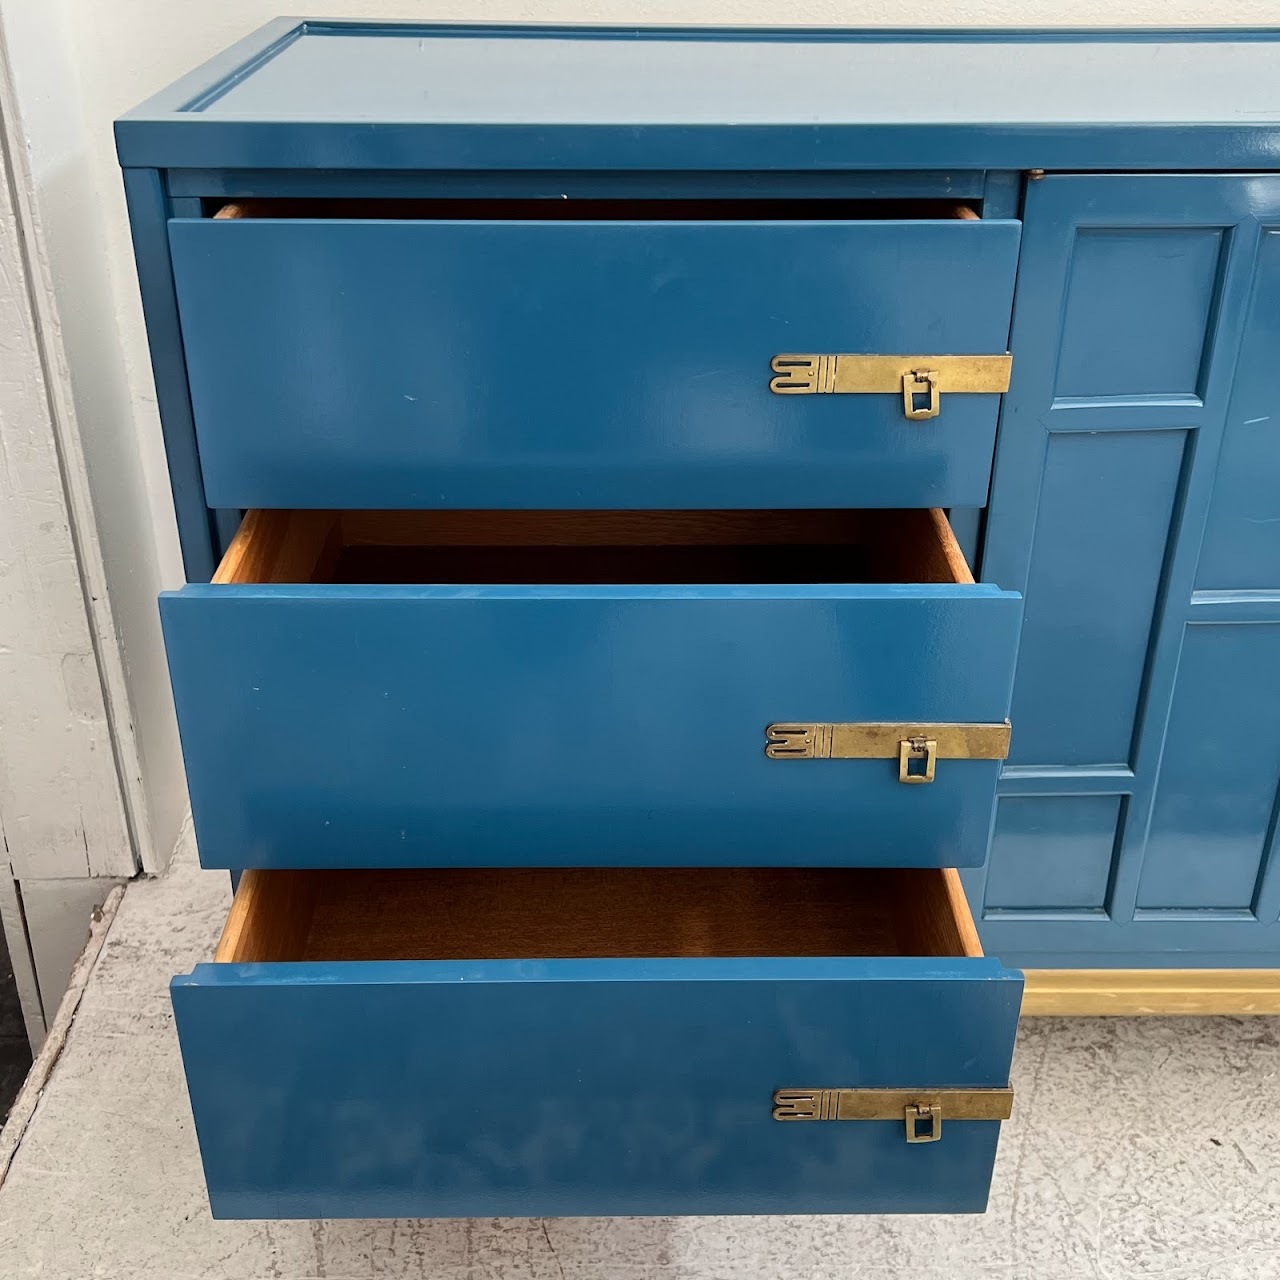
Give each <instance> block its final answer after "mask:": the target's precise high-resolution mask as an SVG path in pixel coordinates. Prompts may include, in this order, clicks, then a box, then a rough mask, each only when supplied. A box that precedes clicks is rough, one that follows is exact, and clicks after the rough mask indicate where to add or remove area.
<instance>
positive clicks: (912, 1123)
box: [773, 1088, 1013, 1142]
mask: <svg viewBox="0 0 1280 1280" xmlns="http://www.w3.org/2000/svg"><path fill="white" fill-rule="evenodd" d="M944 1106H945V1107H946V1111H947V1119H948V1120H957V1121H959V1120H1007V1119H1008V1118H1009V1116H1010V1115H1011V1114H1012V1112H1013V1090H1012V1089H1008V1088H1006V1089H776V1090H775V1091H774V1094H773V1118H774V1119H775V1120H782V1121H785V1122H787V1123H791V1122H794V1121H797V1120H896V1121H898V1122H900V1123H903V1124H904V1125H905V1128H906V1138H907V1141H908V1142H940V1141H941V1140H942V1110H943V1107H944Z"/></svg>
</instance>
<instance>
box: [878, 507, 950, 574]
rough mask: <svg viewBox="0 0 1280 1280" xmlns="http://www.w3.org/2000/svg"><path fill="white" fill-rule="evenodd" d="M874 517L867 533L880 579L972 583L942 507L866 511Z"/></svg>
mask: <svg viewBox="0 0 1280 1280" xmlns="http://www.w3.org/2000/svg"><path fill="white" fill-rule="evenodd" d="M865 514H866V515H867V516H868V517H875V519H874V520H873V522H872V528H873V529H874V532H872V533H870V534H869V535H868V538H869V541H870V542H871V544H872V545H873V546H874V547H875V549H876V554H877V556H879V557H880V559H881V561H882V563H883V569H882V570H881V572H882V573H884V575H885V576H884V577H882V578H880V579H879V581H882V582H946V583H955V584H958V585H960V586H972V585H973V572H972V570H971V569H970V568H969V564H968V561H966V560H965V558H964V552H963V551H961V550H960V544H959V543H958V542H957V541H956V535H955V534H954V533H953V532H952V530H951V524H950V522H949V521H948V520H947V515H946V512H945V511H940V510H939V509H938V508H937V507H933V508H927V509H921V510H918V511H878V512H870V511H868V512H866V513H865Z"/></svg>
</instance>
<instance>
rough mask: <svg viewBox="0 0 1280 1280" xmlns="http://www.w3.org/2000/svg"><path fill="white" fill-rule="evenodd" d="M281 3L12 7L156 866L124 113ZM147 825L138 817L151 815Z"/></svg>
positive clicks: (795, 17) (602, 10) (148, 499)
mask: <svg viewBox="0 0 1280 1280" xmlns="http://www.w3.org/2000/svg"><path fill="white" fill-rule="evenodd" d="M283 7H287V6H284V5H283V4H282V0H204V2H196V0H0V22H2V23H3V27H4V33H5V36H6V38H7V41H8V45H9V55H10V59H11V61H12V64H13V68H14V77H15V82H16V86H17V94H18V99H19V107H20V110H21V115H22V125H23V128H24V129H25V131H26V134H27V137H28V141H29V146H30V158H31V170H32V175H33V180H34V194H35V199H36V207H37V211H38V214H39V217H40V219H41V222H42V226H43V233H44V238H45V243H46V245H47V250H48V257H49V267H50V274H51V278H52V281H53V286H54V291H55V295H56V303H57V308H58V314H59V315H60V317H61V325H62V337H63V341H64V344H65V349H66V355H67V361H68V364H69V367H70V370H71V375H72V381H73V389H74V399H75V406H76V410H77V420H78V425H79V431H80V434H81V437H82V439H83V444H84V453H85V457H86V459H87V463H88V468H89V475H90V480H91V486H92V490H93V499H94V504H95V506H96V509H97V515H98V524H99V532H100V539H101V546H102V549H103V558H104V563H105V567H106V574H107V579H108V583H109V587H110V593H111V604H112V608H113V610H114V614H115V619H116V624H117V627H118V630H119V635H120V641H121V647H122V653H123V661H124V667H125V673H126V679H127V683H128V689H129V694H130V700H131V706H132V721H133V725H134V726H135V727H136V736H137V744H138V756H139V759H140V761H141V769H140V774H141V780H140V782H139V783H137V784H136V786H137V791H138V794H136V795H135V796H134V804H135V811H141V813H142V818H143V820H142V821H141V822H140V823H138V824H137V825H138V826H139V836H140V841H141V844H142V853H143V859H144V865H146V866H149V867H155V866H158V865H161V864H162V863H163V861H164V860H165V859H166V858H167V856H168V853H169V851H170V849H171V848H172V847H173V845H174V842H175V840H176V838H177V835H178V831H179V827H180V824H181V820H182V814H183V810H184V807H185V791H184V788H183V784H182V775H181V764H180V758H179V752H178V746H177V739H176V735H175V733H174V729H173V723H172V713H171V710H170V706H169V693H168V682H167V677H166V671H165V665H164V660H163V653H162V648H161V644H160V634H159V627H158V623H157V620H156V610H155V595H156V592H157V591H158V590H160V589H161V588H162V587H165V586H172V585H174V584H176V583H178V582H179V581H180V580H181V568H180V561H179V558H178V549H177V540H176V535H175V531H174V521H173V514H172V510H171V507H170V502H169V492H168V485H167V479H166V473H165V465H164V455H163V449H162V445H161V438H160V429H159V423H158V421H157V417H156V409H155V397H154V391H153V388H152V385H151V375H150V369H149V365H148V359H147V350H146V342H145V337H144V334H143V328H142V317H141V310H140V307H139V303H138V297H137V286H136V281H135V277H134V271H133V262H132V254H131V250H130V245H129V234H128V228H127V224H126V220H125V211H124V201H123V198H122V195H121V191H120V183H119V177H118V173H117V169H116V160H115V153H114V147H113V142H112V136H111V122H112V120H113V119H114V118H115V117H116V116H117V115H119V114H120V113H121V112H123V111H124V110H126V109H128V108H129V107H131V106H133V105H134V104H135V103H137V102H138V101H139V100H141V99H142V98H144V97H146V96H147V95H149V94H151V93H153V92H155V91H156V90H157V89H160V88H162V87H163V86H164V85H165V84H166V83H168V82H169V81H170V80H172V79H174V78H175V77H177V76H178V75H179V74H181V73H182V72H184V71H186V70H188V69H189V68H190V67H192V66H193V65H194V64H196V63H198V62H200V61H202V60H203V59H205V58H207V57H209V56H210V55H212V54H213V53H215V52H217V51H218V50H219V49H221V48H222V47H224V46H225V45H227V44H229V43H231V42H232V41H233V40H236V39H238V38H239V37H240V36H242V35H244V34H246V33H247V32H249V31H250V30H252V29H253V28H254V27H256V26H258V25H260V24H261V23H263V22H265V21H266V20H268V19H269V18H272V17H274V16H275V15H276V13H277V12H278V11H279V10H280V9H281V8H283ZM298 8H300V9H305V10H306V11H307V13H308V16H313V17H350V18H413V19H417V20H421V21H427V20H433V19H436V20H454V21H480V20H482V21H521V20H525V21H542V22H575V21H577V22H621V23H626V22H650V23H662V22H666V23H679V22H692V23H698V24H711V23H716V22H726V23H735V24H746V23H763V24H785V25H820V26H925V27H928V26H938V25H951V26H1011V25H1017V26H1067V25H1070V26H1089V25H1099V26H1100V25H1111V26H1144V25H1145V26H1176V25H1182V26H1222V25H1227V24H1231V25H1251V26H1266V25H1280V0H1127V2H1126V0H1074V2H1071V0H1058V2H1057V3H1054V2H1053V0H955V2H954V3H950V4H944V3H939V0H879V2H878V3H875V2H870V3H856V2H841V0H803V2H801V3H792V4H780V3H777V2H776V0H774V2H768V0H651V2H649V3H607V2H605V0H576V2H575V0H559V2H556V0H541V2H535V0H524V2H523V3H521V2H518V0H484V2H473V3H469V4H468V3H452V4H449V3H393V2H390V0H344V2H343V3H338V4H322V3H315V4H310V5H300V6H298ZM135 818H136V813H135Z"/></svg>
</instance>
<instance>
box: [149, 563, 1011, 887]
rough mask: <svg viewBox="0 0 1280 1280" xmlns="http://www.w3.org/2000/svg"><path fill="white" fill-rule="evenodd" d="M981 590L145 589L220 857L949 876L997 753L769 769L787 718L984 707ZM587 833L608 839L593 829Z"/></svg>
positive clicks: (1001, 627) (982, 836)
mask: <svg viewBox="0 0 1280 1280" xmlns="http://www.w3.org/2000/svg"><path fill="white" fill-rule="evenodd" d="M1020 608H1021V601H1020V600H1019V598H1018V597H1017V596H1016V595H1012V594H1009V593H1006V592H1001V591H999V590H998V589H996V588H994V587H989V586H983V585H978V586H946V585H933V584H930V585H915V586H862V585H859V586H847V587H844V586H813V587H809V586H795V587H776V586H733V587H727V586H726V587H715V586H672V587H642V586H635V587H430V586H364V585H360V586H334V585H323V586H321V585H306V586H285V585H278V584H273V585H262V586H248V585H245V586H206V585H194V586H188V587H186V588H184V589H182V590H181V591H179V592H176V593H170V594H168V595H166V596H164V597H162V599H161V613H162V619H163V622H164V630H165V640H166V646H167V649H168V654H169V665H170V673H171V675H172V680H173V689H174V697H175V701H176V704H177V709H178V720H179V726H180V729H181V732H182V741H183V750H184V753H185V757H186V765H187V778H188V783H189V786H190V792H191V804H192V811H193V814H194V818H195V825H196V833H197V837H198V841H199V846H200V854H201V859H202V861H203V862H204V865H206V866H211V867H241V866H258V867H290V866H292V867H325V866H334V867H338V866H348V865H363V866H382V867H393V866H449V865H468V864H470V865H481V866H484V865H513V864H521V865H531V866H557V865H558V866H566V865H567V866H573V865H596V864H598V863H599V861H600V857H601V847H602V845H603V847H604V848H605V849H606V850H607V851H608V858H607V861H608V862H609V863H611V864H616V865H646V864H647V865H689V866H711V865H724V864H725V863H726V862H729V863H733V864H737V865H800V866H823V865H826V866H830V865H863V866H943V867H946V866H957V865H974V864H976V863H979V862H981V861H982V859H983V857H984V856H985V852H986V847H987V836H988V830H989V826H990V820H991V811H992V805H993V803H994V791H995V783H996V774H997V769H998V762H997V761H993V760H941V761H940V762H939V763H938V767H937V777H936V780H935V781H934V782H933V783H932V784H929V785H923V786H904V785H903V784H902V783H900V782H899V781H898V762H897V760H896V759H894V760H887V759H872V760H799V761H795V760H769V759H766V757H765V754H764V748H765V742H766V739H765V728H766V726H767V725H769V724H770V723H773V722H777V721H794V720H800V721H895V722H898V721H924V722H939V721H940V722H982V723H986V722H1000V721H1003V720H1004V719H1005V718H1006V716H1007V713H1008V707H1009V698H1010V686H1011V683H1012V673H1013V662H1014V652H1015V648H1016V643H1017V631H1018V625H1019V620H1020ZM602 837H604V838H603V840H602Z"/></svg>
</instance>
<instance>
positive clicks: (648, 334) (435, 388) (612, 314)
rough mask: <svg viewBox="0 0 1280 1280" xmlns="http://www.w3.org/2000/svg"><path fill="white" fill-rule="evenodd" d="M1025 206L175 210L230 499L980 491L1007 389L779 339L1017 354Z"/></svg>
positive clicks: (199, 359) (199, 370)
mask: <svg viewBox="0 0 1280 1280" xmlns="http://www.w3.org/2000/svg"><path fill="white" fill-rule="evenodd" d="M1019 233H1020V226H1019V224H1018V223H1016V222H994V221H993V222H980V221H940V222H915V221H912V222H790V223H788V222H675V223H673V222H604V223H591V222H568V223H549V222H479V221H477V222H452V221H439V222H412V221H344V220H284V219H277V220H273V219H262V220H255V219H245V220H227V221H224V220H212V219H178V220H175V221H173V222H171V223H170V240H171V245H172V254H173V268H174V274H175V279H176V282H177V290H178V299H179V304H180V310H181V318H182V335H183V343H184V346H185V349H186V357H187V365H188V369H189V373H190V384H191V397H192V404H193V407H194V412H195V422H196V429H197V434H198V437H199V443H200V461H201V468H202V471H203V475H204V483H205V489H206V493H207V497H208V500H209V504H210V505H211V506H214V507H254V506H261V507H403V508H408V507H418V508H422V507H476V508H493V507H524V508H527V507H543V508H555V507H563V508H583V507H673V508H675V507H684V508H694V507H761V508H765V507H787V506H794V507H824V506H831V507H846V506H882V507H895V506H915V507H929V506H942V507H945V506H953V505H954V506H970V507H975V506H982V505H983V504H984V502H985V501H986V494H987V486H988V481H989V478H990V470H991V457H992V451H993V445H994V439H995V425H996V412H997V407H998V401H999V396H997V395H994V394H990V395H988V394H962V395H952V396H946V395H944V397H943V403H942V409H941V414H940V416H939V417H938V418H937V419H936V420H932V421H927V422H924V423H921V422H913V421H910V420H908V419H907V418H905V417H904V415H903V409H902V402H901V397H900V396H897V395H889V394H877V395H853V396H850V395H803V396H797V395H775V394H773V393H772V392H770V390H769V380H770V377H771V373H770V360H771V358H772V357H773V356H774V355H775V354H778V353H782V352H816V353H824V352H868V353H884V354H926V353H927V354H949V353H958V354H988V353H1002V352H1004V351H1005V350H1006V348H1007V343H1008V334H1009V317H1010V310H1011V305H1012V294H1013V280H1014V271H1015V266H1016V262H1017V253H1018V239H1019Z"/></svg>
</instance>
